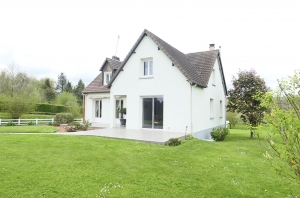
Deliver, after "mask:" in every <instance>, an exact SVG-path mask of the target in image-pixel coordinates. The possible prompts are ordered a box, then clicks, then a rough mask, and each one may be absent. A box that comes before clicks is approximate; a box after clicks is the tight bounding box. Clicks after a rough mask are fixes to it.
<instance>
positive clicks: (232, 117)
mask: <svg viewBox="0 0 300 198" xmlns="http://www.w3.org/2000/svg"><path fill="white" fill-rule="evenodd" d="M226 120H228V121H229V127H230V129H232V128H234V127H235V125H236V124H237V123H238V122H239V118H238V114H237V113H232V112H227V113H226Z"/></svg>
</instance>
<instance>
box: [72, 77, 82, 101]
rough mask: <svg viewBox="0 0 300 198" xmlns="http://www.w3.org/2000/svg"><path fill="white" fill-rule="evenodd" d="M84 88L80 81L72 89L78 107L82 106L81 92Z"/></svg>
mask: <svg viewBox="0 0 300 198" xmlns="http://www.w3.org/2000/svg"><path fill="white" fill-rule="evenodd" d="M84 88H85V85H84V83H83V82H82V80H81V79H80V80H79V81H78V83H77V85H76V87H75V89H74V95H75V96H76V98H77V101H78V104H79V105H82V103H83V99H82V90H83V89H84Z"/></svg>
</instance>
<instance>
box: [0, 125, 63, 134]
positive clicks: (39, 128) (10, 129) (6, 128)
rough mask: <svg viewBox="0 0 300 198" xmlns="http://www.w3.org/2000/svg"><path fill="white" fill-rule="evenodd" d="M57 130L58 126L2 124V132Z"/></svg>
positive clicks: (45, 131) (49, 131) (44, 131)
mask: <svg viewBox="0 0 300 198" xmlns="http://www.w3.org/2000/svg"><path fill="white" fill-rule="evenodd" d="M56 131H57V128H56V127H54V126H45V125H33V126H32V125H31V126H0V133H53V132H56Z"/></svg>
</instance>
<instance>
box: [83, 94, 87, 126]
mask: <svg viewBox="0 0 300 198" xmlns="http://www.w3.org/2000/svg"><path fill="white" fill-rule="evenodd" d="M86 95H87V94H84V93H83V94H82V98H83V120H85V96H86Z"/></svg>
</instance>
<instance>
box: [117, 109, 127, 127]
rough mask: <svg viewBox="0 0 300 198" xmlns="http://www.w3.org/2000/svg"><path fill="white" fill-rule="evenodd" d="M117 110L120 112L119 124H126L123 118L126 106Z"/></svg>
mask: <svg viewBox="0 0 300 198" xmlns="http://www.w3.org/2000/svg"><path fill="white" fill-rule="evenodd" d="M118 112H119V113H120V114H121V118H120V123H121V125H124V126H125V125H126V119H125V118H123V115H126V108H121V109H118Z"/></svg>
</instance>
